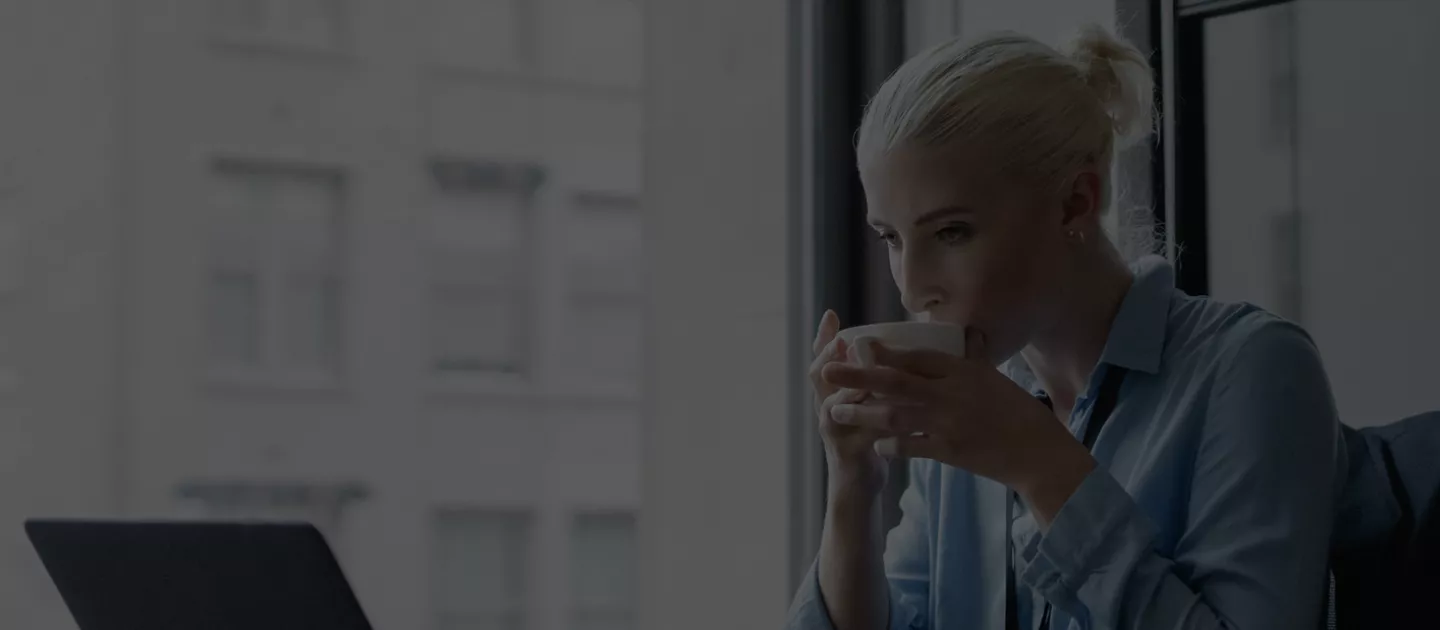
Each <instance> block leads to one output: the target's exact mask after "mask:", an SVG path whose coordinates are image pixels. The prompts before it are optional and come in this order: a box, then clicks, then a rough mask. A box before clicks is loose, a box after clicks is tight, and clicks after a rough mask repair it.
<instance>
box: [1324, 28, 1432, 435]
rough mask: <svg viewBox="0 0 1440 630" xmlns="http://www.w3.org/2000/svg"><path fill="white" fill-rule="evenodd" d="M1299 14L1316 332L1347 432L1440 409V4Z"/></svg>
mask: <svg viewBox="0 0 1440 630" xmlns="http://www.w3.org/2000/svg"><path fill="white" fill-rule="evenodd" d="M1299 8H1300V12H1299V37H1300V40H1299V45H1300V73H1301V74H1300V90H1301V94H1300V104H1301V113H1300V121H1301V130H1300V164H1299V169H1300V181H1301V185H1300V195H1301V199H1300V207H1301V213H1302V217H1303V219H1302V220H1303V222H1304V223H1303V226H1304V227H1303V229H1304V242H1305V250H1304V251H1303V253H1302V256H1303V260H1304V263H1303V264H1304V275H1303V277H1304V278H1305V280H1306V285H1305V296H1304V300H1305V301H1304V313H1305V324H1306V326H1307V327H1308V328H1309V329H1310V331H1311V332H1312V333H1313V334H1314V335H1315V337H1316V339H1317V342H1318V343H1319V345H1320V349H1321V351H1322V352H1323V353H1324V356H1325V361H1326V366H1327V368H1328V369H1329V372H1330V375H1331V379H1332V381H1334V384H1335V393H1336V397H1337V399H1338V403H1339V406H1340V413H1341V416H1342V417H1343V418H1344V419H1345V420H1346V421H1347V422H1349V423H1351V424H1357V425H1368V424H1376V423H1384V422H1389V421H1392V420H1396V419H1399V418H1400V417H1402V416H1405V415H1409V414H1412V413H1416V412H1419V411H1424V410H1427V409H1440V395H1437V393H1436V392H1437V391H1440V361H1437V357H1440V325H1437V322H1440V280H1437V272H1440V248H1437V247H1436V234H1440V212H1437V209H1436V207H1435V193H1434V184H1435V173H1436V171H1437V170H1440V158H1437V154H1436V150H1435V147H1436V143H1437V141H1440V121H1437V119H1436V117H1435V112H1436V111H1440V78H1437V77H1436V74H1435V69H1434V60H1435V59H1437V58H1440V40H1437V39H1436V38H1435V37H1434V33H1435V32H1436V30H1437V29H1440V3H1437V2H1433V1H1432V0H1392V1H1387V2H1367V3H1355V2H1345V1H1343V0H1329V1H1312V2H1304V3H1301V4H1300V5H1299ZM1342 41H1343V42H1345V43H1344V45H1338V43H1339V42H1342Z"/></svg>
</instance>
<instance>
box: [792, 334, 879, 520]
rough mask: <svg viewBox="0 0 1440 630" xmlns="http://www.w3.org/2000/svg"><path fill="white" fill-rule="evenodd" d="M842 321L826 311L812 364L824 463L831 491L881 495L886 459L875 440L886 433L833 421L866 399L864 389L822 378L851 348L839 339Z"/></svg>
mask: <svg viewBox="0 0 1440 630" xmlns="http://www.w3.org/2000/svg"><path fill="white" fill-rule="evenodd" d="M839 331H840V318H839V317H838V316H836V315H835V312H834V311H825V315H824V316H823V317H821V318H820V327H819V330H817V331H816V332H815V342H814V344H813V346H812V348H811V349H812V350H813V351H814V353H815V359H814V360H813V361H812V362H811V363H810V373H809V375H810V387H811V389H812V390H813V392H814V395H815V409H816V410H817V414H816V415H817V419H818V420H819V423H820V438H821V441H822V442H824V445H825V461H826V463H827V465H828V466H829V469H830V486H831V491H832V492H833V491H856V492H859V493H861V494H865V495H871V496H873V495H878V494H879V493H880V491H881V490H883V489H884V487H885V471H886V467H885V460H884V459H883V458H882V457H880V455H879V454H877V453H876V452H875V440H877V439H879V438H881V437H884V435H885V433H884V432H881V431H875V430H871V429H868V428H866V427H863V426H855V425H849V424H840V423H837V422H835V421H834V420H833V419H832V414H831V410H832V409H834V408H835V407H836V406H837V405H846V404H854V403H858V402H860V401H862V400H864V398H865V396H866V393H865V392H864V391H863V390H857V389H844V388H841V387H837V386H834V385H831V384H830V383H827V382H826V381H825V379H824V378H822V377H821V373H822V372H823V371H824V370H825V368H826V366H830V365H843V364H844V362H845V361H846V355H847V354H848V352H849V348H847V347H846V345H845V340H844V339H841V338H840V337H838V336H837V333H838V332H839Z"/></svg>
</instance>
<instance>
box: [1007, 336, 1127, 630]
mask: <svg viewBox="0 0 1440 630" xmlns="http://www.w3.org/2000/svg"><path fill="white" fill-rule="evenodd" d="M1124 382H1125V368H1122V367H1118V366H1114V365H1110V366H1107V367H1106V369H1105V380H1104V381H1103V382H1101V383H1100V391H1099V392H1098V393H1097V394H1096V395H1095V406H1094V407H1091V408H1090V421H1089V422H1087V423H1086V424H1085V436H1084V438H1082V439H1081V443H1083V444H1084V445H1085V448H1086V449H1089V450H1093V449H1094V448H1095V440H1096V439H1097V438H1099V437H1100V429H1101V428H1102V427H1104V426H1105V421H1107V420H1109V419H1110V414H1111V412H1113V411H1115V405H1116V403H1118V402H1120V386H1121V385H1122V384H1123V383H1124ZM1040 400H1041V402H1044V403H1045V406H1047V407H1049V406H1050V399H1049V398H1047V397H1044V396H1043V395H1042V396H1041V399H1040ZM1010 500H1011V502H1012V504H1013V502H1014V501H1017V500H1019V497H1016V496H1014V495H1013V494H1012V495H1011V497H1010ZM1009 512H1010V511H1009V510H1008V509H1007V510H1006V516H1007V518H1008V516H1009ZM1007 529H1008V522H1007ZM1005 546H1006V554H1005V558H1006V560H1005V573H1006V575H1005V628H1006V630H1020V604H1019V598H1018V597H1017V595H1016V588H1015V553H1014V550H1012V549H1009V547H1010V539H1009V537H1008V536H1007V537H1006V540H1005ZM1040 630H1050V602H1045V609H1044V612H1043V613H1042V614H1041V616H1040Z"/></svg>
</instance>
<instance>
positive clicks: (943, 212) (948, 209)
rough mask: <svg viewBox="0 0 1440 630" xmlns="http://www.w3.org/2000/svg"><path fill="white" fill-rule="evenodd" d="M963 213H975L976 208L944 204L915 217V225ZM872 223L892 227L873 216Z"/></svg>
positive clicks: (876, 225) (877, 225)
mask: <svg viewBox="0 0 1440 630" xmlns="http://www.w3.org/2000/svg"><path fill="white" fill-rule="evenodd" d="M962 214H964V215H968V214H975V210H974V209H972V208H967V207H965V206H944V207H941V208H936V209H934V210H931V211H929V212H926V213H925V214H922V215H920V217H919V218H917V219H915V225H924V224H926V223H933V222H935V221H939V220H941V219H948V218H950V217H953V216H956V215H962ZM870 225H873V226H875V227H890V226H889V225H888V224H886V223H885V222H884V221H881V220H879V219H875V218H871V219H870Z"/></svg>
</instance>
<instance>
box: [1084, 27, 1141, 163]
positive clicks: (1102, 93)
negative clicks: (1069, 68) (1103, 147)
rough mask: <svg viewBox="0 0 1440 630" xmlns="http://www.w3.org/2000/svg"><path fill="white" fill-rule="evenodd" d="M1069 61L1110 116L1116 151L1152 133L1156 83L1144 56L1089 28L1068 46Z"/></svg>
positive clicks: (1120, 41)
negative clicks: (1082, 76)
mask: <svg viewBox="0 0 1440 630" xmlns="http://www.w3.org/2000/svg"><path fill="white" fill-rule="evenodd" d="M1070 58H1071V59H1073V60H1074V61H1075V63H1076V64H1078V65H1079V66H1080V70H1081V72H1082V73H1083V74H1084V77H1085V83H1086V85H1089V86H1090V89H1091V90H1092V91H1094V92H1095V95H1096V96H1097V97H1098V98H1099V99H1100V102H1101V103H1103V104H1104V106H1105V111H1106V112H1107V113H1108V114H1109V115H1110V120H1111V122H1112V124H1113V125H1114V128H1115V143H1116V146H1117V147H1119V148H1123V147H1126V146H1130V145H1132V144H1134V143H1136V142H1138V141H1140V140H1143V139H1145V138H1146V137H1147V136H1149V135H1150V133H1151V132H1152V131H1154V128H1153V124H1154V123H1153V121H1154V100H1153V99H1154V89H1155V88H1154V85H1155V79H1154V76H1153V74H1152V73H1151V70H1150V63H1149V61H1148V60H1147V59H1146V57H1145V54H1144V53H1141V52H1140V51H1139V50H1138V49H1136V48H1135V46H1133V45H1132V44H1130V43H1129V42H1127V41H1125V40H1123V39H1120V38H1118V37H1116V36H1115V35H1113V34H1111V33H1110V32H1109V31H1107V30H1106V29H1104V28H1102V27H1101V26H1099V25H1097V24H1091V25H1089V26H1086V27H1084V28H1082V29H1081V30H1080V34H1079V35H1078V36H1077V37H1076V38H1075V40H1074V42H1073V43H1072V44H1071V48H1070Z"/></svg>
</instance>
